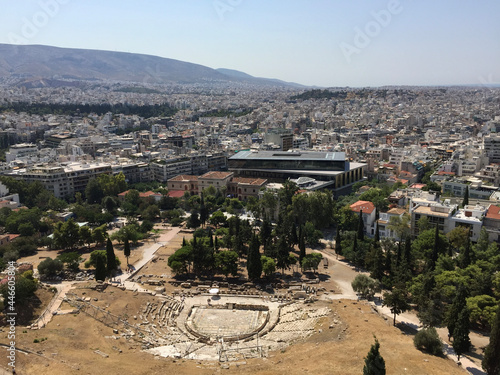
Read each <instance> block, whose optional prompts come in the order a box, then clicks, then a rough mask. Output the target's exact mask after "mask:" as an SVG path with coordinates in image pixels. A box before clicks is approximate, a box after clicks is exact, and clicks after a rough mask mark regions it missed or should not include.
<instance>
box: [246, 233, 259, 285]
mask: <svg viewBox="0 0 500 375" xmlns="http://www.w3.org/2000/svg"><path fill="white" fill-rule="evenodd" d="M247 271H248V278H249V279H250V280H257V279H259V278H260V275H261V274H262V262H261V260H260V242H259V237H257V235H256V234H255V233H254V234H252V239H251V240H250V246H249V248H248V258H247Z"/></svg>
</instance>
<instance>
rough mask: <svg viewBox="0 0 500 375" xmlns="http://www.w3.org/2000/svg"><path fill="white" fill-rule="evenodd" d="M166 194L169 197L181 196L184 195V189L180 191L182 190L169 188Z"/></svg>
mask: <svg viewBox="0 0 500 375" xmlns="http://www.w3.org/2000/svg"><path fill="white" fill-rule="evenodd" d="M168 196H169V197H170V198H182V197H183V196H184V191H182V190H169V191H168Z"/></svg>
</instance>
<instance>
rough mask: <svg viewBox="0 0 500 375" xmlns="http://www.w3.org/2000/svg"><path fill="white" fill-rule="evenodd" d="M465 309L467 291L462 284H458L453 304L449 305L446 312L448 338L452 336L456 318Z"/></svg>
mask: <svg viewBox="0 0 500 375" xmlns="http://www.w3.org/2000/svg"><path fill="white" fill-rule="evenodd" d="M465 307H467V289H466V288H465V286H464V285H463V284H460V285H459V286H458V288H457V294H455V298H453V303H452V304H451V307H450V310H449V311H448V316H447V318H446V327H447V328H448V337H452V336H453V332H455V327H456V325H457V321H458V316H459V315H460V312H461V311H462V310H463V309H464V308H465Z"/></svg>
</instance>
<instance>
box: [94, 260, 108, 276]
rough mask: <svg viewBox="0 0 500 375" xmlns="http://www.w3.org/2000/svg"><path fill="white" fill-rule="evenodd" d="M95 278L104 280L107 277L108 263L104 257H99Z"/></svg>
mask: <svg viewBox="0 0 500 375" xmlns="http://www.w3.org/2000/svg"><path fill="white" fill-rule="evenodd" d="M95 279H96V280H101V281H104V280H105V279H106V264H105V263H104V259H103V257H97V259H96V265H95Z"/></svg>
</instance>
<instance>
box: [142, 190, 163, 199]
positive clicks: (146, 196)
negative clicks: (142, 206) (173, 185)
mask: <svg viewBox="0 0 500 375" xmlns="http://www.w3.org/2000/svg"><path fill="white" fill-rule="evenodd" d="M154 195H158V196H161V194H160V193H155V192H154V191H151V190H150V191H146V192H145V193H139V197H141V198H148V197H152V196H154Z"/></svg>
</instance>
